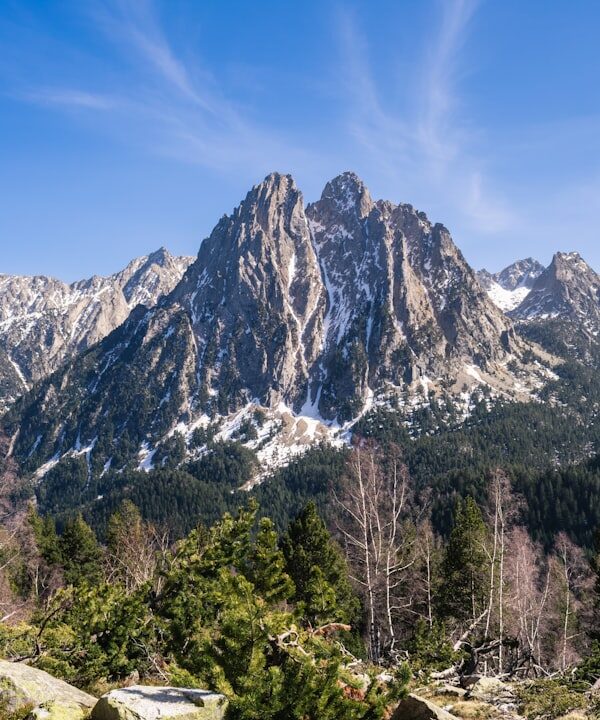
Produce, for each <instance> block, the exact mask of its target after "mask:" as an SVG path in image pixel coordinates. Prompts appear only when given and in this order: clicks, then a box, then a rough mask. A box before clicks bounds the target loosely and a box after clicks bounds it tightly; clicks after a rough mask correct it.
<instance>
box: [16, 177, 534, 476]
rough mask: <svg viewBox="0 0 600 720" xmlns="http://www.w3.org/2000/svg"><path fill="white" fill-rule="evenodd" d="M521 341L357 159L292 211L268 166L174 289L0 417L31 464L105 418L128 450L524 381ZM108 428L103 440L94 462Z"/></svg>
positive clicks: (418, 219)
mask: <svg viewBox="0 0 600 720" xmlns="http://www.w3.org/2000/svg"><path fill="white" fill-rule="evenodd" d="M523 351H524V345H523V344H522V343H521V341H520V340H519V339H518V338H516V337H515V336H514V334H513V329H512V325H511V322H510V321H509V320H508V319H507V318H506V317H505V316H504V315H503V314H502V313H501V312H500V310H498V308H496V307H495V306H494V305H493V304H492V302H491V301H490V300H489V299H488V298H487V296H486V294H485V293H484V292H483V290H482V288H481V286H480V285H479V283H478V282H477V280H476V278H475V275H474V273H473V271H472V269H471V268H470V267H469V265H468V264H467V262H466V261H465V259H464V257H463V256H462V253H461V252H460V251H459V250H458V248H457V247H456V245H455V244H454V242H453V241H452V238H451V236H450V233H449V231H448V230H447V229H446V228H445V227H444V226H443V225H441V224H435V225H432V223H430V222H429V220H428V219H427V217H426V216H425V215H424V213H421V212H419V211H417V210H415V209H414V208H413V207H412V206H410V205H402V204H400V205H396V204H394V203H391V202H389V201H382V200H377V201H374V200H373V199H372V198H371V196H370V194H369V192H368V190H367V189H366V187H365V186H364V184H363V183H362V182H361V181H360V180H359V179H358V178H357V177H356V175H354V174H352V173H344V174H342V175H340V176H338V177H337V178H334V179H333V180H332V181H330V182H329V183H328V184H327V186H326V187H325V189H324V191H323V193H322V195H321V198H320V200H318V201H317V202H316V203H313V204H311V205H309V206H308V207H306V208H305V207H304V203H303V199H302V194H301V193H300V191H299V189H298V188H297V187H296V185H295V183H294V181H293V179H292V178H291V177H290V176H289V175H282V174H279V173H273V174H271V175H269V176H267V177H266V178H265V180H263V182H261V183H260V184H258V185H256V186H255V187H253V188H252V189H251V190H250V192H249V193H248V194H247V195H246V197H245V199H244V200H243V201H242V202H241V203H240V205H239V206H238V207H237V208H236V209H235V210H234V211H233V212H232V213H231V214H230V215H228V216H225V217H223V218H222V219H221V220H220V221H219V222H218V224H217V225H216V227H215V228H214V230H213V231H212V233H211V234H210V236H209V237H208V238H206V239H205V240H204V241H203V242H202V244H201V246H200V250H199V253H198V257H197V259H196V261H195V262H194V264H193V265H192V266H191V267H190V268H189V269H188V271H187V272H186V273H185V274H184V276H183V278H182V279H181V281H180V282H179V283H178V284H177V286H176V287H175V289H174V290H173V291H172V292H171V293H170V294H168V295H166V296H164V297H163V298H162V300H161V301H160V302H159V303H158V304H157V305H156V306H155V307H154V308H152V309H149V310H148V309H145V308H137V309H136V310H134V311H133V312H132V313H131V315H130V316H129V318H128V319H127V321H126V322H125V323H124V324H123V325H122V326H121V327H119V328H118V329H117V330H115V331H113V332H112V333H111V334H110V335H109V336H108V337H106V338H105V339H104V340H103V341H102V342H101V343H100V344H98V345H97V346H95V347H94V348H92V349H91V350H90V351H89V352H87V353H84V354H83V355H81V356H80V357H79V358H78V359H77V360H75V361H74V362H73V363H72V364H71V365H69V366H68V367H65V368H64V369H63V371H61V372H59V373H56V375H53V376H52V377H51V378H50V379H49V380H48V381H47V382H46V383H45V384H44V387H43V388H41V389H40V390H38V391H37V392H36V393H33V394H32V395H31V396H28V397H27V399H26V400H25V401H24V402H23V403H22V405H21V407H20V409H18V411H15V412H14V413H12V414H10V417H8V416H7V432H9V434H10V431H11V430H12V428H13V427H14V425H13V423H14V422H17V420H16V418H17V416H19V419H18V422H20V423H21V426H22V427H23V428H24V430H23V433H22V434H21V436H20V438H19V439H18V440H17V441H16V444H15V452H16V453H17V454H18V455H24V456H28V457H30V458H31V463H34V464H35V463H40V464H41V463H42V462H47V461H48V460H49V459H50V458H53V457H55V456H56V455H57V454H58V455H59V456H61V455H64V454H66V453H69V452H75V451H78V450H74V448H79V447H80V446H83V447H92V448H93V447H96V446H95V445H94V442H95V440H94V439H95V438H97V437H103V433H104V434H105V426H109V427H110V428H112V429H116V430H114V432H116V433H117V436H116V437H115V438H114V442H115V443H116V444H117V446H118V447H120V446H121V445H120V444H123V446H124V447H125V448H128V450H127V452H131V447H132V444H133V447H134V448H136V452H137V448H142V446H143V448H148V447H149V446H152V445H155V444H156V443H158V442H160V441H161V439H163V438H164V437H166V436H168V433H172V432H173V431H174V429H175V428H176V427H184V428H192V427H193V426H194V423H197V422H200V419H201V418H205V417H207V416H215V415H219V416H223V417H225V416H231V415H232V414H233V415H235V414H236V413H240V412H242V411H243V412H245V409H247V408H248V407H250V406H256V405H259V406H262V407H263V408H266V409H267V410H268V411H269V412H280V413H281V412H286V413H287V414H288V415H289V416H290V417H292V416H291V414H290V413H291V412H292V411H293V412H294V413H297V414H299V415H301V416H302V417H303V418H305V420H303V421H302V422H303V423H304V425H305V426H306V428H310V427H312V428H313V429H314V428H315V423H323V422H329V423H333V424H336V423H337V424H338V425H340V426H341V425H343V424H344V423H346V422H349V421H351V420H353V419H355V418H357V417H359V416H360V415H361V413H363V412H365V410H366V409H367V408H368V407H369V406H370V404H371V403H373V402H379V401H381V402H383V401H385V402H388V401H389V402H393V403H396V404H398V405H402V406H403V407H405V408H406V411H407V413H409V412H410V409H411V408H414V407H416V406H417V405H418V403H419V402H429V400H430V393H433V394H434V395H435V394H436V393H437V394H440V395H442V394H446V393H448V392H452V393H454V396H455V397H457V398H458V397H462V398H464V397H470V396H469V393H468V392H467V390H468V389H469V388H475V387H486V388H487V389H488V391H489V388H492V389H495V391H497V392H498V393H500V394H503V395H509V396H510V395H511V392H514V394H516V395H520V394H522V393H523V392H524V391H523V388H526V387H527V383H528V382H529V380H531V379H532V377H533V376H532V373H535V372H537V370H536V368H533V369H532V367H533V366H532V365H529V366H525V364H524V363H521V355H522V353H523ZM530 376H531V377H530ZM535 381H536V382H538V378H537V376H536V378H535ZM465 388H467V390H465ZM511 389H512V390H511ZM415 396H419V397H421V398H422V400H421V401H417V400H415ZM73 398H84V401H83V403H81V402H74V401H73ZM115 398H119V402H118V403H115ZM139 398H142V399H143V402H142V401H140V400H139ZM390 398H391V400H390ZM282 408H284V410H283V411H282ZM25 416H26V417H27V421H26V422H25V421H24V420H23V418H24V417H25ZM40 416H43V417H44V418H45V420H44V423H45V424H44V428H45V429H44V432H43V433H42V437H41V439H40V440H39V442H37V444H35V443H36V438H37V435H38V434H39V432H37V434H34V433H36V430H35V427H34V425H35V426H36V427H37V426H38V424H39V417H40ZM306 418H308V419H309V420H310V423H312V424H310V423H309V422H308V421H307V420H306ZM286 422H287V421H286ZM290 422H296V421H295V420H292V421H290ZM298 422H300V420H298ZM190 432H191V431H190ZM124 433H126V434H125V435H124V437H125V440H123V443H121V440H120V438H121V436H122V435H123V434H124ZM315 437H316V436H315ZM111 443H112V441H111ZM111 443H108V444H107V442H103V444H102V443H100V441H98V446H97V447H98V450H97V451H95V450H94V452H95V455H94V456H93V458H92V461H93V463H96V465H97V464H98V463H100V462H102V463H105V462H107V461H108V460H109V458H108V457H106V456H103V455H102V453H106V452H108V450H107V449H106V448H107V447H108V448H110V451H111V452H113V450H114V448H113V444H111ZM33 444H35V448H34V449H33V450H32V449H31V448H32V445H33ZM102 447H104V450H101V449H100V448H102ZM90 452H92V451H90ZM116 452H117V455H118V450H117V451H116ZM29 453H32V454H30V455H28V454H29Z"/></svg>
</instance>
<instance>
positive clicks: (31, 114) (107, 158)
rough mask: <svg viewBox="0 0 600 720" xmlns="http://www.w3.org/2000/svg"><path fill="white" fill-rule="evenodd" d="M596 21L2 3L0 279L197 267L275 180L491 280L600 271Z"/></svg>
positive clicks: (437, 4) (373, 7)
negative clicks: (350, 197) (556, 262)
mask: <svg viewBox="0 0 600 720" xmlns="http://www.w3.org/2000/svg"><path fill="white" fill-rule="evenodd" d="M598 27H600V5H599V4H598V3H597V2H595V1H593V0H590V1H587V0H577V2H572V1H569V0H552V1H551V2H548V0H528V1H527V2H523V0H480V1H479V2H477V1H476V0H422V1H419V2H417V1H416V0H390V1H389V2H387V1H386V0H370V2H366V1H364V2H329V1H328V0H312V1H311V0H304V1H303V2H292V1H289V2H286V1H285V0H279V1H278V2H275V1H271V0H256V1H255V2H250V1H247V0H244V1H241V0H239V1H236V0H221V1H220V2H219V1H218V0H196V1H193V0H164V1H163V2H161V1H160V0H97V1H96V2H86V1H85V0H76V1H73V2H69V1H68V0H14V1H13V0H0V159H1V162H0V196H1V198H2V200H1V201H0V248H1V251H2V252H1V254H0V272H9V273H27V274H34V273H43V274H53V275H56V276H58V277H61V278H64V279H66V280H73V279H76V278H79V277H84V276H88V275H90V274H93V273H94V272H96V273H100V274H105V273H109V272H112V271H115V270H117V269H119V268H120V267H121V266H123V265H124V264H125V263H126V262H127V261H128V260H129V259H131V258H132V257H134V256H136V255H140V254H144V253H146V252H149V251H151V250H153V249H156V248H157V247H159V246H160V245H165V246H166V247H168V248H169V249H170V250H172V251H174V252H177V253H186V254H195V253H196V252H197V249H198V247H199V244H200V242H201V240H202V239H203V238H204V237H205V236H206V235H208V233H209V232H210V230H211V229H212V227H213V226H214V225H215V224H216V222H217V220H218V218H219V217H220V216H221V215H222V214H223V213H228V212H230V211H231V209H232V208H233V207H234V206H235V205H236V204H237V203H238V202H239V201H240V200H241V199H242V198H243V197H244V195H245V193H246V192H247V190H248V189H249V188H250V187H251V186H252V185H253V184H255V183H256V182H258V181H260V180H261V179H262V178H263V177H264V176H265V175H266V174H267V173H268V172H270V171H271V170H279V171H282V172H291V173H292V174H293V175H294V177H295V178H296V181H297V183H298V185H299V186H300V188H301V189H302V190H303V192H304V197H305V199H306V201H311V200H314V199H316V198H317V197H318V196H319V195H320V192H321V190H322V187H323V185H324V184H325V182H326V181H327V180H328V179H330V178H331V177H333V176H335V175H337V174H338V173H340V172H342V171H344V170H348V169H351V170H354V171H355V172H357V173H358V174H359V175H360V176H361V177H362V178H363V180H364V181H365V182H366V184H367V185H368V187H369V188H370V190H371V192H372V194H373V195H374V196H376V197H385V198H387V199H391V200H394V201H402V202H410V203H412V204H413V205H415V206H416V207H418V208H419V209H422V210H424V211H425V212H426V213H427V214H428V215H429V217H430V218H431V219H432V220H434V221H439V222H443V223H444V224H445V225H446V226H447V227H449V228H450V230H451V232H452V234H453V237H454V239H455V241H456V243H457V244H458V245H459V247H460V248H461V249H462V250H463V252H464V253H465V255H466V257H467V259H468V260H469V261H470V262H471V263H472V264H473V265H475V266H476V267H480V266H486V267H488V268H489V269H491V270H496V269H499V268H501V267H503V266H504V265H506V264H508V263H509V262H511V261H512V260H514V259H517V258H521V257H525V256H528V255H533V256H535V257H537V258H539V259H540V260H541V261H542V262H548V261H549V260H550V258H551V255H552V253H553V251H555V250H565V251H567V250H579V251H580V252H581V253H582V255H583V256H584V257H585V258H586V259H587V260H588V261H589V262H590V263H591V264H592V265H593V266H594V267H595V268H596V269H600V242H599V240H600V230H599V228H600V132H599V130H600V86H599V84H598V77H600V44H599V43H598V42H597V32H598Z"/></svg>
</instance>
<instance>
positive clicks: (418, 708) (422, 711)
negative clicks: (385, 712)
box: [392, 693, 457, 720]
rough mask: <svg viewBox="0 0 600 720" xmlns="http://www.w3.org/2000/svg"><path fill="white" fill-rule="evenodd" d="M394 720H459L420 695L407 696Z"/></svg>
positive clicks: (398, 708)
mask: <svg viewBox="0 0 600 720" xmlns="http://www.w3.org/2000/svg"><path fill="white" fill-rule="evenodd" d="M392 720H457V719H456V717H455V716H454V715H451V714H450V713H449V712H447V711H446V710H444V709H443V708H441V707H439V705H435V704H434V703H432V702H431V701H430V700H426V699H425V698H422V697H419V696H418V695H413V694H412V693H411V694H410V695H407V696H406V697H405V698H404V700H401V701H400V704H399V705H398V707H397V708H396V710H395V711H394V714H393V715H392Z"/></svg>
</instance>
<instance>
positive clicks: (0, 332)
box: [0, 248, 192, 410]
mask: <svg viewBox="0 0 600 720" xmlns="http://www.w3.org/2000/svg"><path fill="white" fill-rule="evenodd" d="M191 260H192V259H191V258H183V257H174V256H172V255H171V254H170V253H169V252H167V251H166V250H165V249H164V248H161V249H160V250H158V251H157V252H155V253H152V254H151V255H148V256H146V257H142V258H137V259H136V260H133V261H132V262H131V263H130V264H129V265H128V266H127V267H126V268H125V269H124V270H122V271H120V272H118V273H115V274H114V275H111V276H109V277H97V276H95V277H92V278H90V279H89V280H80V281H78V282H75V283H72V284H70V285H69V284H67V283H64V282H61V281H60V280H56V279H54V278H50V277H43V276H37V277H24V276H15V275H0V410H2V409H3V408H5V407H7V406H8V405H10V403H11V402H12V401H13V400H14V399H15V397H17V396H18V395H20V394H22V393H23V392H24V391H26V390H27V389H29V386H30V385H31V384H32V383H34V382H36V381H38V380H40V379H42V378H44V377H46V376H47V375H49V374H50V373H51V372H53V371H54V370H56V369H57V368H58V367H59V366H60V365H61V364H62V363H63V362H64V361H65V359H67V358H69V357H73V356H74V355H76V354H77V353H79V352H82V351H84V350H86V349H87V348H89V347H91V346H92V345H94V344H95V343H97V342H98V341H99V340H101V339H102V338H104V337H106V336H107V335H108V334H109V333H110V332H112V331H113V330H114V329H115V328H116V327H118V326H119V325H121V323H123V322H124V320H126V319H127V317H128V316H129V314H130V312H131V310H132V309H133V308H134V307H135V306H136V305H138V304H140V303H141V304H144V305H147V306H153V305H155V304H156V302H157V300H158V299H159V298H160V297H161V296H162V295H164V294H166V293H168V292H170V291H171V290H172V289H173V288H174V287H175V285H177V283H178V282H179V280H181V277H182V275H183V273H184V271H185V269H186V268H187V266H188V265H189V264H190V263H191Z"/></svg>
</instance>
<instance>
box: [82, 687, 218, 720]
mask: <svg viewBox="0 0 600 720" xmlns="http://www.w3.org/2000/svg"><path fill="white" fill-rule="evenodd" d="M226 709H227V700H226V699H225V696H224V695H219V694H217V693H211V692H208V691H206V690H189V689H186V688H175V687H150V686H147V687H146V686H142V685H134V686H132V687H128V688H121V689H120V690H111V691H110V692H108V693H106V695H103V696H102V697H101V698H100V700H98V703H97V704H96V706H95V707H94V709H93V710H92V720H159V718H160V720H169V719H170V718H174V719H176V720H222V718H223V717H224V716H225V711H226Z"/></svg>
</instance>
